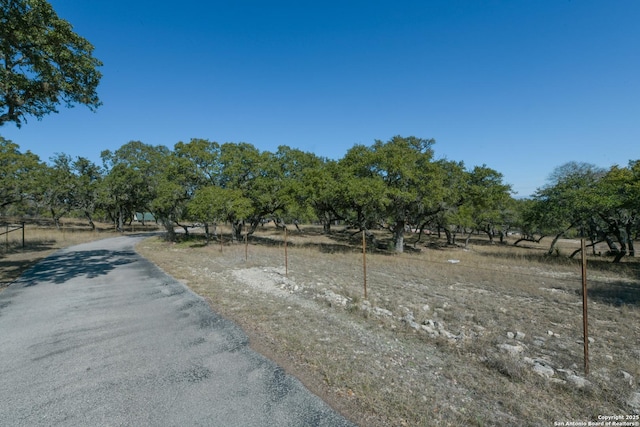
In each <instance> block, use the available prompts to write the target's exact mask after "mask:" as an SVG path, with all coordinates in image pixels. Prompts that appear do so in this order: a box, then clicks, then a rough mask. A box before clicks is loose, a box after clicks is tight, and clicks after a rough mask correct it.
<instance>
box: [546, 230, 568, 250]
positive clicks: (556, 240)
mask: <svg viewBox="0 0 640 427" xmlns="http://www.w3.org/2000/svg"><path fill="white" fill-rule="evenodd" d="M564 233H565V232H564V231H562V232H560V233H558V234H556V237H554V238H553V241H552V242H551V246H549V251H548V252H547V255H553V251H554V249H555V248H556V243H558V240H560V237H562V236H563V235H564Z"/></svg>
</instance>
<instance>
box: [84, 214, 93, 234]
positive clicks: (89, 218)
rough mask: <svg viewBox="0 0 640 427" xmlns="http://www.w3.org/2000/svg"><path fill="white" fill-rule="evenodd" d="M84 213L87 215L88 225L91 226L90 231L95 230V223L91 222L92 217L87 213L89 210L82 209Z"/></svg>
mask: <svg viewBox="0 0 640 427" xmlns="http://www.w3.org/2000/svg"><path fill="white" fill-rule="evenodd" d="M84 215H85V216H86V217H87V220H88V221H89V225H90V226H91V231H95V229H96V225H95V224H94V223H93V218H91V214H90V213H89V211H84Z"/></svg>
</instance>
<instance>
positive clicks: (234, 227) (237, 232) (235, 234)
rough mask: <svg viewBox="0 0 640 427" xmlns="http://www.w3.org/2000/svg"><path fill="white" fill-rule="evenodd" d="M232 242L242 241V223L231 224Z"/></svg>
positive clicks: (233, 222) (234, 222)
mask: <svg viewBox="0 0 640 427" xmlns="http://www.w3.org/2000/svg"><path fill="white" fill-rule="evenodd" d="M231 240H232V241H233V242H238V241H240V240H242V221H232V222H231Z"/></svg>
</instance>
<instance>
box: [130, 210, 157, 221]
mask: <svg viewBox="0 0 640 427" xmlns="http://www.w3.org/2000/svg"><path fill="white" fill-rule="evenodd" d="M133 220H134V221H136V222H147V221H150V222H156V217H155V216H153V214H152V213H151V212H144V213H142V212H136V214H135V216H134V217H133Z"/></svg>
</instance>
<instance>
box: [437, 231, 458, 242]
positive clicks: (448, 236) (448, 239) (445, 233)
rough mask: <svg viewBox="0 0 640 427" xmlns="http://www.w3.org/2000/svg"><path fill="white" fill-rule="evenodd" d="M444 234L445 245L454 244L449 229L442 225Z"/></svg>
mask: <svg viewBox="0 0 640 427" xmlns="http://www.w3.org/2000/svg"><path fill="white" fill-rule="evenodd" d="M438 230H439V228H438ZM439 233H440V231H438V234H439ZM444 235H445V236H446V237H447V245H455V238H454V237H453V234H452V233H451V230H449V229H448V228H447V227H444Z"/></svg>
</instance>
